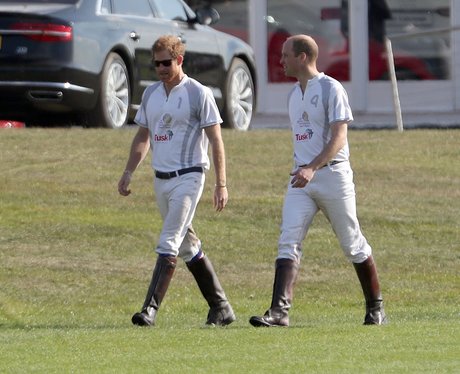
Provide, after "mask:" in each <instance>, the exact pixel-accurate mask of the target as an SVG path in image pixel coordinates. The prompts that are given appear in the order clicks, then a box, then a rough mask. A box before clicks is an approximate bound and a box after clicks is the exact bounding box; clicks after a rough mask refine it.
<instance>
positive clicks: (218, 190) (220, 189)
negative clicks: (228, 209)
mask: <svg viewBox="0 0 460 374" xmlns="http://www.w3.org/2000/svg"><path fill="white" fill-rule="evenodd" d="M227 202H228V191H227V187H225V186H216V187H215V188H214V208H215V209H216V210H217V211H218V212H220V211H221V210H222V209H224V208H225V206H226V205H227Z"/></svg>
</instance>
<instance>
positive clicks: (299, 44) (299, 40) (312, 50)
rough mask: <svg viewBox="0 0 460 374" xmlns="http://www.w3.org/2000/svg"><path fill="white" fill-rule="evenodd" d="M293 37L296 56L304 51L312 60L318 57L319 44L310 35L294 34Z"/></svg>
mask: <svg viewBox="0 0 460 374" xmlns="http://www.w3.org/2000/svg"><path fill="white" fill-rule="evenodd" d="M291 38H292V49H293V51H294V54H295V55H296V56H298V55H300V54H301V53H302V52H303V53H305V54H306V55H307V56H308V58H309V59H310V60H313V61H315V60H316V59H317V58H318V44H316V42H315V40H314V39H313V38H312V37H311V36H308V35H294V36H291Z"/></svg>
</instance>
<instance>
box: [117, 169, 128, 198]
mask: <svg viewBox="0 0 460 374" xmlns="http://www.w3.org/2000/svg"><path fill="white" fill-rule="evenodd" d="M130 183H131V172H130V171H129V170H125V171H124V172H123V175H122V176H121V178H120V181H119V182H118V192H119V194H120V195H122V196H128V195H129V194H130V193H131V190H130V189H128V187H129V184H130Z"/></svg>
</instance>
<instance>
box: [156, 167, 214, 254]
mask: <svg viewBox="0 0 460 374" xmlns="http://www.w3.org/2000/svg"><path fill="white" fill-rule="evenodd" d="M204 181H205V174H204V173H195V172H193V173H188V174H184V175H180V176H177V177H174V178H171V179H159V178H155V181H154V186H155V194H156V200H157V204H158V208H159V209H160V213H161V216H162V218H163V228H162V230H161V234H160V238H159V240H158V244H157V248H156V250H155V251H156V252H157V253H158V254H159V255H168V256H175V257H176V256H179V257H181V258H182V259H183V260H184V261H185V262H189V261H190V260H191V259H192V258H193V257H195V256H196V255H197V254H198V252H199V251H200V249H201V242H200V239H198V237H197V236H196V234H195V231H194V230H193V228H192V220H193V217H194V216H195V211H196V207H197V205H198V202H199V200H200V198H201V195H202V193H203V187H204Z"/></svg>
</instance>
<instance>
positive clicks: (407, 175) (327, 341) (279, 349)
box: [0, 129, 460, 373]
mask: <svg viewBox="0 0 460 374" xmlns="http://www.w3.org/2000/svg"><path fill="white" fill-rule="evenodd" d="M133 134H134V131H133V130H132V129H128V130H123V131H108V130H99V129H98V130H89V129H88V130H84V129H47V130H46V129H23V130H2V131H1V132H0V175H1V183H0V373H23V372H31V373H70V372H72V373H140V372H147V373H279V372H286V373H370V372H377V373H434V372H436V373H459V372H460V309H459V305H460V244H459V243H460V235H459V233H460V227H459V226H460V225H459V214H460V213H459V212H460V168H459V166H458V165H459V162H460V131H448V130H445V131H442V130H441V131H435V130H413V131H406V132H404V133H402V134H401V133H398V132H396V131H352V132H350V134H349V140H350V145H351V151H352V164H353V167H354V171H355V181H356V185H357V196H358V213H359V217H360V221H361V225H362V228H363V231H364V233H365V235H366V237H367V239H368V240H369V242H370V243H371V245H372V246H373V248H374V255H375V258H376V261H377V264H378V267H379V270H380V278H381V285H382V289H383V293H384V297H385V302H386V311H387V314H388V316H389V318H390V321H391V322H390V324H389V325H387V326H382V327H376V326H362V325H361V323H362V319H363V317H364V307H363V301H362V294H361V290H360V287H359V284H358V280H357V277H356V275H355V273H354V270H353V267H352V266H351V265H350V264H349V263H348V262H347V261H346V259H345V258H344V256H343V255H342V253H341V250H340V249H339V246H338V244H337V241H336V239H335V237H334V236H333V234H332V232H331V230H330V228H329V225H328V224H327V222H326V220H325V219H324V217H323V216H322V215H318V216H317V218H316V219H315V222H314V225H313V227H312V229H311V230H310V233H309V235H308V238H307V240H306V242H305V244H304V257H303V260H302V264H301V270H300V276H299V279H298V282H297V286H296V289H295V297H294V305H293V308H292V310H291V314H290V315H291V327H290V328H286V329H276V328H275V329H254V328H253V327H251V326H250V325H249V323H248V319H249V317H250V316H251V315H254V314H260V313H263V312H264V311H265V310H266V309H267V307H268V306H269V303H270V298H271V288H272V281H273V270H274V269H273V268H274V266H273V265H274V259H275V256H276V244H277V239H278V234H279V223H280V213H281V205H282V201H283V195H284V190H285V186H286V183H287V178H288V172H289V171H290V167H291V164H292V163H291V153H292V149H291V144H290V134H289V132H288V131H287V130H266V131H253V132H248V133H238V132H230V131H225V132H224V140H225V143H226V150H227V159H228V185H229V187H230V188H229V193H230V201H229V204H228V206H227V208H226V209H225V210H224V211H223V212H221V213H219V214H218V213H215V212H214V211H213V209H212V203H211V193H212V192H211V191H212V186H213V184H214V178H213V175H212V173H211V174H210V175H209V176H208V179H207V184H206V188H205V193H204V196H203V199H202V201H201V203H200V205H199V208H198V212H197V216H196V220H195V224H194V227H195V229H196V230H197V232H198V234H199V236H200V237H201V239H202V241H203V249H204V250H205V251H206V252H207V253H208V255H209V257H210V258H211V260H212V261H213V263H214V266H215V268H216V270H217V272H218V274H219V275H220V278H221V282H222V284H223V285H224V288H225V289H226V292H227V295H228V297H229V299H230V301H231V303H232V305H233V307H234V309H235V312H236V314H237V318H238V320H237V321H236V322H235V323H234V324H232V325H230V326H228V327H226V328H203V324H204V321H205V318H206V314H207V305H206V304H205V302H204V300H203V299H202V297H201V295H200V294H199V291H198V288H197V287H196V285H195V284H194V281H193V278H192V276H191V274H190V273H189V272H188V271H187V269H186V267H185V265H184V264H183V263H182V262H179V266H178V268H177V271H176V273H175V276H174V279H173V281H172V283H171V286H170V288H169V291H168V294H167V295H166V298H165V300H164V302H163V304H162V308H161V310H160V313H159V316H158V320H157V326H155V327H154V328H147V329H145V328H137V327H134V326H132V325H131V322H130V318H131V315H132V314H133V313H134V312H135V311H138V310H139V308H140V306H141V304H142V302H143V299H144V296H145V292H146V289H147V286H148V282H149V281H150V275H151V270H152V266H153V264H154V261H155V255H154V253H153V250H152V249H153V248H154V246H155V243H156V240H157V237H158V233H159V230H160V228H161V222H160V217H159V213H158V210H157V209H156V206H155V203H154V197H153V192H152V186H151V184H152V183H151V182H152V172H151V169H150V166H149V163H148V162H145V163H144V164H143V165H142V166H141V167H140V169H139V170H138V171H137V172H136V173H135V175H134V180H133V183H132V190H133V193H132V195H131V196H130V197H128V198H122V197H120V196H119V195H118V194H117V189H116V184H117V182H118V178H119V176H120V173H121V172H122V171H123V168H124V165H125V160H126V157H127V153H128V148H129V145H130V142H131V139H132V136H133Z"/></svg>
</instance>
